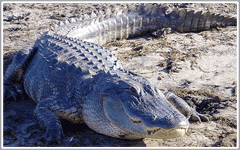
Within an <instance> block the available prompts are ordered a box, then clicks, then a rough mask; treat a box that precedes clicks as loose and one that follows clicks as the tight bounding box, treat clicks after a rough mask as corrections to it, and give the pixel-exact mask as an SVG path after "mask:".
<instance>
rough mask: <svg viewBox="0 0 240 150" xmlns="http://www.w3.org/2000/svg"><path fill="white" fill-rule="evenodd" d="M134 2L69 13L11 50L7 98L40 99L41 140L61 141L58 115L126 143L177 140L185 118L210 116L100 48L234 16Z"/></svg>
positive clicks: (227, 22) (231, 21)
mask: <svg viewBox="0 0 240 150" xmlns="http://www.w3.org/2000/svg"><path fill="white" fill-rule="evenodd" d="M132 7H133V6H132ZM132 7H130V6H129V7H128V8H126V9H119V10H117V9H115V10H110V9H108V10H106V11H105V12H100V13H99V15H96V14H95V13H92V14H91V15H84V16H83V17H81V18H80V19H78V20H75V19H73V18H71V19H69V20H67V21H66V22H62V23H60V25H56V27H54V28H52V30H50V31H47V32H45V33H43V34H42V35H41V36H40V37H39V38H38V39H37V40H36V41H35V43H34V45H33V46H27V47H24V48H22V49H21V50H19V51H18V52H17V53H16V54H15V56H14V58H13V61H12V63H11V65H10V66H9V67H8V68H7V70H6V73H5V75H4V81H3V83H4V89H3V90H4V91H3V92H4V100H6V99H10V98H15V99H17V97H18V96H19V95H22V94H23V92H26V93H27V95H28V96H29V97H30V98H31V99H32V100H33V101H35V102H36V103H37V106H36V108H35V110H34V114H35V115H36V117H37V118H38V120H39V125H40V126H41V127H42V128H44V129H45V131H46V132H45V134H44V135H43V137H41V138H43V139H44V140H45V141H46V145H48V144H50V143H59V142H61V140H62V137H63V135H64V133H63V131H62V127H61V123H60V119H67V120H69V121H71V122H73V123H86V124H87V125H88V126H89V127H90V128H91V129H93V130H94V131H96V132H98V133H101V134H104V135H107V136H111V137H115V138H121V139H129V140H135V139H143V138H156V139H170V138H176V137H182V136H183V135H184V134H185V133H186V132H187V130H188V127H189V119H191V120H193V121H208V117H206V116H205V115H202V114H200V113H198V112H197V111H196V110H194V109H193V108H192V107H190V106H189V105H188V104H187V103H186V102H185V101H184V100H183V99H181V98H180V97H178V96H176V95H175V94H173V93H171V92H168V91H161V90H159V89H158V88H157V87H156V86H155V85H153V84H151V83H150V82H149V81H148V80H147V79H146V78H143V77H141V76H139V75H137V74H135V73H133V72H130V71H128V70H125V69H123V67H122V66H121V63H120V62H119V60H118V59H117V58H116V57H115V55H113V54H112V53H111V52H110V51H108V49H107V48H105V47H103V46H101V45H103V44H106V43H108V42H111V41H115V40H121V39H126V38H129V37H134V36H139V35H142V34H145V33H147V32H152V31H156V30H158V29H162V28H166V27H167V28H171V29H173V30H175V31H178V32H200V31H204V30H209V29H210V28H214V27H217V26H220V27H224V26H236V24H237V23H236V22H237V21H236V18H233V17H232V18H231V17H226V16H221V15H219V14H210V13H209V12H203V11H196V12H195V11H194V10H188V9H186V8H177V9H172V11H170V12H169V11H166V10H167V8H166V7H162V6H161V5H151V4H138V5H135V6H134V8H132Z"/></svg>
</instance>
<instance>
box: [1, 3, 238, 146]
mask: <svg viewBox="0 0 240 150" xmlns="http://www.w3.org/2000/svg"><path fill="white" fill-rule="evenodd" d="M117 5H121V6H124V5H125V4H117ZM162 5H166V6H169V9H171V8H173V7H188V8H193V9H199V10H205V11H210V12H213V13H221V14H224V15H230V16H235V17H236V13H237V5H236V4H229V3H223V4H207V3H206V4H185V3H184V4H162ZM108 7H112V8H114V7H115V5H112V4H51V3H48V4H31V3H27V4H25V3H21V4H17V3H16V4H8V3H5V4H3V16H4V17H3V44H4V45H3V54H4V70H5V69H6V67H7V66H8V65H9V64H10V62H11V60H12V57H13V55H14V53H15V52H16V51H18V50H19V49H21V48H22V47H24V46H26V45H32V44H33V43H34V41H35V40H36V38H37V37H38V36H39V35H40V34H41V33H43V32H44V31H47V30H49V28H50V27H51V26H52V25H53V24H55V23H59V21H63V20H66V19H69V18H71V17H73V18H78V17H81V15H82V14H83V13H86V14H89V13H91V11H92V10H94V11H95V12H98V11H99V10H103V11H104V10H106V8H108ZM166 31H168V29H166ZM166 33H167V34H164V35H163V36H158V32H154V33H149V34H147V35H144V36H141V37H136V38H133V39H128V40H123V41H116V42H112V43H109V44H107V45H105V46H106V47H108V48H109V50H111V51H112V52H113V53H115V54H116V56H117V57H118V58H119V59H120V60H121V62H122V64H123V66H124V67H125V68H126V69H129V70H131V71H133V72H135V73H137V74H139V75H141V76H144V77H146V78H148V79H149V80H150V81H151V82H153V83H154V84H155V85H156V86H158V87H159V88H160V89H164V90H170V91H173V92H174V93H176V94H177V95H178V96H180V97H182V98H184V99H185V100H186V101H187V102H188V103H189V104H190V105H191V106H192V107H194V108H195V109H196V110H197V111H198V112H200V113H203V114H206V115H208V116H209V118H210V121H209V122H204V123H199V122H198V123H192V124H191V125H190V128H189V130H188V132H187V134H186V135H185V136H184V137H181V138H176V139H170V140H161V139H143V140H137V141H130V140H119V139H115V138H111V137H107V136H104V135H101V134H98V133H96V132H94V131H92V130H91V129H89V128H88V127H87V126H86V125H85V124H81V125H78V124H72V123H69V122H67V121H64V120H62V124H63V130H64V133H65V136H64V139H63V143H62V144H60V145H58V146H69V147H70V146H134V147H138V146H161V147H163V146H170V147H175V146H177V147H183V146H187V147H191V146H193V147H195V146H200V147H203V146H211V147H213V146H227V147H232V146H236V143H237V28H236V27H227V28H214V29H211V30H210V31H204V32H200V33H177V32H174V31H169V32H166ZM35 106H36V104H35V103H34V102H33V101H31V100H30V99H29V98H28V97H25V98H24V100H18V101H14V100H12V101H7V102H6V101H4V110H3V111H4V114H3V115H4V118H3V119H4V120H3V121H4V127H3V131H4V140H3V142H4V143H3V144H4V146H6V147H9V146H43V143H42V142H41V141H38V140H37V138H38V137H40V136H42V135H43V134H44V131H43V130H41V129H40V128H39V126H38V122H37V119H36V118H35V117H34V115H33V110H34V108H35Z"/></svg>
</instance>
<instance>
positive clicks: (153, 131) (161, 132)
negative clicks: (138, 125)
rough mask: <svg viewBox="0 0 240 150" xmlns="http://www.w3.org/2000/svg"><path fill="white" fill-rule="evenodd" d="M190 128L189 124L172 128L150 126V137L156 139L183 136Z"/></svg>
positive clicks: (148, 131)
mask: <svg viewBox="0 0 240 150" xmlns="http://www.w3.org/2000/svg"><path fill="white" fill-rule="evenodd" d="M187 130H188V126H182V127H175V128H172V129H164V128H148V130H147V133H148V136H147V137H148V138H155V139H172V138H177V137H182V136H184V135H185V133H186V132H187Z"/></svg>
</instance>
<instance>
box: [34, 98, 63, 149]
mask: <svg viewBox="0 0 240 150" xmlns="http://www.w3.org/2000/svg"><path fill="white" fill-rule="evenodd" d="M53 104H54V103H53V100H52V99H44V100H41V101H40V102H38V104H37V106H36V108H35V110H34V114H35V115H36V116H37V118H38V120H39V124H40V126H41V127H42V128H45V129H46V132H45V134H44V135H43V136H42V137H40V138H39V140H41V139H44V140H45V142H46V144H45V145H52V144H53V145H56V144H59V143H61V141H62V136H63V130H62V126H61V123H60V120H59V118H58V117H57V116H56V115H55V114H54V113H53V112H52V111H51V110H52V109H51V107H52V106H53Z"/></svg>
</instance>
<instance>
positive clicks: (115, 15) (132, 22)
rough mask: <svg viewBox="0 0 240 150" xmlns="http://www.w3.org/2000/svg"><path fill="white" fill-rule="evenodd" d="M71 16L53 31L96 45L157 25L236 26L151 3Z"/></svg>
mask: <svg viewBox="0 0 240 150" xmlns="http://www.w3.org/2000/svg"><path fill="white" fill-rule="evenodd" d="M99 14H100V15H99V16H97V15H96V14H95V13H92V14H91V15H84V16H83V17H82V18H80V19H78V20H74V19H71V20H70V21H66V22H64V23H61V25H60V27H56V28H54V29H53V30H54V32H55V33H57V34H59V35H64V36H68V37H73V38H79V39H81V40H83V41H88V42H93V43H96V44H100V45H102V44H106V43H108V42H111V41H115V40H118V39H120V40H121V39H127V38H129V37H134V36H138V35H142V34H145V33H147V32H152V31H154V30H158V29H161V28H171V29H173V30H175V31H178V32H201V31H205V30H209V29H211V28H214V27H225V26H236V25H237V19H236V18H234V17H228V16H221V15H220V14H212V13H209V12H204V11H194V10H189V9H186V8H174V9H172V10H170V11H169V9H168V8H167V7H163V6H160V5H152V4H139V5H136V6H130V5H128V8H125V9H119V10H117V9H116V10H110V9H108V10H106V11H105V12H104V13H102V12H100V13H99Z"/></svg>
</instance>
